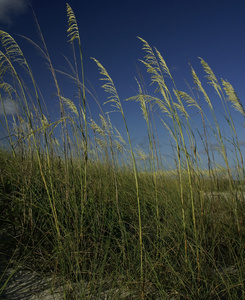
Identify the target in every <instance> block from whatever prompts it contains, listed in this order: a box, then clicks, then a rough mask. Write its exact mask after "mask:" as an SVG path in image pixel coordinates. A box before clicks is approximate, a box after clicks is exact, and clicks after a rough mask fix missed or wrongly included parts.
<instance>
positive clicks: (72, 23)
mask: <svg viewBox="0 0 245 300" xmlns="http://www.w3.org/2000/svg"><path fill="white" fill-rule="evenodd" d="M66 8H67V17H68V25H69V28H68V30H67V32H68V38H70V39H69V42H71V43H72V44H73V43H74V41H75V40H76V39H77V40H78V46H79V54H80V62H81V70H82V103H83V111H82V116H83V119H84V124H85V137H84V142H85V149H84V175H83V174H81V210H82V211H81V237H82V231H83V229H82V226H83V214H84V210H85V205H86V202H87V164H88V125H87V112H86V94H85V76H84V67H83V56H82V46H81V40H80V35H79V30H78V26H77V20H76V17H75V14H74V12H73V10H72V8H71V7H70V5H69V4H68V3H67V4H66ZM81 130H82V128H81ZM82 134H83V135H84V133H83V132H82ZM82 163H83V162H82ZM82 170H83V168H82V167H81V172H82Z"/></svg>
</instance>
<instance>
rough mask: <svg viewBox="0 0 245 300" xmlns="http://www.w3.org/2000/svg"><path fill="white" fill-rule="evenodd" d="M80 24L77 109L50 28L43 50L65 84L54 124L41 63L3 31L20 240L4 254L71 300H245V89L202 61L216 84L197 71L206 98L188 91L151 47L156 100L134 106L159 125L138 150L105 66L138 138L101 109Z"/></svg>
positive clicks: (9, 154) (3, 171)
mask: <svg viewBox="0 0 245 300" xmlns="http://www.w3.org/2000/svg"><path fill="white" fill-rule="evenodd" d="M67 18H68V28H69V29H68V42H69V43H71V44H72V47H73V49H74V62H71V65H73V66H74V68H73V70H74V74H67V75H68V76H69V77H70V78H69V80H70V79H72V80H73V82H74V83H75V84H76V86H77V91H76V98H75V100H71V99H69V98H67V97H66V96H65V95H63V94H62V92H61V89H60V86H59V81H58V78H57V71H56V70H55V67H54V66H53V64H52V60H51V58H50V56H49V53H48V49H47V46H46V44H45V40H44V38H43V36H42V34H41V31H40V36H41V38H42V43H43V45H42V47H40V46H38V45H37V44H35V42H34V41H31V43H32V45H33V47H35V46H37V47H39V50H40V51H41V52H42V56H43V57H45V59H46V61H45V63H46V64H48V66H49V69H50V72H51V74H52V76H53V80H54V83H55V87H56V95H57V99H58V100H59V108H60V112H59V113H60V118H59V120H52V116H50V115H49V112H48V111H47V109H46V106H45V101H43V100H42V97H41V93H40V91H39V89H38V86H37V82H36V80H35V78H34V75H33V73H32V69H31V66H30V65H29V64H28V58H26V57H25V56H24V54H23V52H22V50H21V48H20V47H19V45H18V44H17V42H16V41H15V39H14V38H13V37H12V36H10V35H9V34H8V33H7V32H4V31H0V43H1V48H0V49H1V51H0V74H1V82H0V88H1V89H0V98H1V99H0V105H1V107H2V108H1V111H2V114H1V131H2V132H3V136H4V138H2V140H1V149H0V208H1V217H0V224H1V227H2V228H8V234H9V235H10V236H11V237H12V240H13V243H12V244H11V249H9V248H6V247H3V250H1V252H4V251H5V252H4V253H5V254H6V253H7V254H8V255H10V256H11V260H9V263H8V264H6V266H5V268H6V269H7V268H8V267H9V265H10V264H11V265H12V266H14V270H16V271H17V270H18V267H19V266H22V267H23V266H25V267H26V268H29V269H32V270H35V272H38V273H39V274H41V275H42V276H43V277H45V276H52V278H53V280H52V284H53V287H55V284H56V283H57V282H58V283H61V284H62V285H63V286H64V291H63V298H64V299H245V286H244V281H245V247H244V245H245V201H244V200H245V196H244V195H245V194H244V174H245V169H244V161H243V153H242V149H241V147H240V143H239V138H238V135H237V131H236V123H235V121H234V116H236V114H240V115H243V116H244V117H245V111H244V108H243V106H242V103H241V101H240V100H239V98H238V96H237V94H236V92H235V91H234V88H233V87H232V85H231V84H230V83H229V82H228V81H227V80H218V79H217V78H216V76H215V75H214V73H213V71H212V69H211V68H210V67H209V65H208V64H207V63H206V62H205V61H204V60H203V59H200V63H201V65H202V67H203V70H204V72H205V74H206V77H205V78H204V79H203V78H202V79H200V78H199V77H198V75H197V73H196V72H195V70H194V68H193V67H192V66H190V71H191V75H192V78H193V86H194V87H195V88H194V89H192V90H191V91H189V92H188V88H187V92H184V91H181V90H178V88H177V86H176V83H175V81H174V78H173V77H172V75H171V72H170V70H169V68H168V66H167V64H166V62H165V60H164V59H163V57H162V55H161V54H160V52H159V51H158V50H157V49H155V48H152V47H151V46H150V45H149V44H148V43H147V42H146V41H145V40H143V39H141V38H140V40H141V42H142V45H143V46H142V47H143V51H144V53H145V56H144V59H143V60H141V63H142V64H143V66H144V67H145V70H146V71H147V75H146V76H148V77H149V78H150V80H151V83H152V85H153V87H154V88H155V93H154V94H153V93H148V92H147V87H146V86H145V84H144V83H143V81H141V80H140V79H138V80H137V86H138V94H136V95H134V96H132V97H131V98H130V99H126V100H127V101H130V102H132V101H135V102H137V103H138V105H139V107H140V109H141V111H142V118H143V119H144V121H145V124H146V126H145V128H146V135H147V137H148V152H146V151H145V149H140V148H136V147H135V145H134V143H132V138H131V134H130V132H129V129H128V123H127V119H126V117H125V113H124V101H122V100H121V99H120V95H119V94H118V93H117V89H116V86H115V85H114V82H113V79H112V78H111V77H110V75H109V74H108V73H107V71H106V69H105V68H104V66H103V65H102V64H101V63H100V62H99V61H98V60H96V59H94V62H95V63H96V64H97V66H98V69H99V74H98V76H100V77H101V79H102V84H103V85H102V89H104V91H105V92H106V93H105V95H106V96H107V97H108V99H107V101H106V102H107V106H105V107H106V108H108V107H109V111H111V110H115V111H117V112H119V113H120V114H118V117H119V116H120V117H121V118H122V121H123V124H124V126H125V127H124V132H125V133H126V134H123V133H122V132H121V130H119V129H118V128H116V127H115V126H114V124H113V122H112V121H111V113H107V112H105V111H103V110H102V108H101V107H100V105H99V103H101V100H100V99H99V100H98V105H99V109H100V114H99V116H96V117H93V112H90V109H89V101H88V98H89V97H91V93H90V92H89V90H88V89H87V87H86V86H85V78H86V73H84V70H83V57H82V49H81V41H80V35H79V29H78V25H77V22H76V18H75V15H74V12H73V11H72V9H71V7H70V6H69V5H68V4H67ZM23 74H24V75H23ZM79 74H81V76H79ZM24 78H25V80H24ZM166 79H167V80H166ZM166 81H168V82H171V83H170V84H169V85H167V84H166ZM202 81H203V82H204V83H202ZM206 83H209V84H210V86H211V87H212V89H213V94H210V93H209V94H210V95H208V92H207V91H206V90H205V88H204V86H205V84H206ZM52 85H53V82H52ZM209 91H210V89H209ZM214 97H215V99H216V100H215V101H220V107H221V108H222V109H223V111H222V114H223V121H224V122H226V125H227V127H228V128H229V133H227V134H226V135H224V133H223V130H222V127H221V125H220V123H219V122H220V121H219V118H218V117H217V113H216V111H215V109H214V107H213V102H212V98H214ZM6 99H7V100H6ZM217 99H218V100H217ZM6 101H9V103H11V105H15V107H16V112H15V114H13V115H9V114H8V112H7V110H6V107H7V106H6V103H7V102H6ZM129 104H130V103H129ZM103 109H104V107H103ZM190 110H191V111H192V112H193V111H195V112H196V115H197V116H198V118H199V119H198V120H199V121H198V122H199V126H198V127H195V124H193V120H192V118H191V117H190V115H189V113H190ZM98 120H99V121H98ZM156 120H157V122H156ZM136 121H137V120H136ZM160 123H161V124H162V126H160V127H159V126H156V124H160ZM200 124H201V127H200ZM161 131H165V132H167V133H168V136H169V141H168V142H169V144H171V147H172V154H171V160H172V162H173V164H172V169H167V168H165V164H164V160H165V159H166V158H165V157H164V153H163V151H162V149H161V147H160V143H161V141H160V140H159V133H160V132H161ZM214 143H215V144H216V149H215V150H214V147H212V145H213V144H214ZM227 149H229V151H228V150H227ZM143 150H144V151H143ZM214 151H216V153H214ZM228 152H229V153H228ZM200 153H202V154H200ZM217 153H218V155H219V158H220V161H221V163H217V161H216V158H215V157H216V155H217ZM230 153H232V155H231V154H230ZM203 161H205V162H206V166H205V165H204V164H203V163H202V162H203ZM0 276H1V274H0ZM6 285H7V281H6V282H4V283H3V285H2V287H1V286H0V294H1V293H3V291H4V288H5V287H6Z"/></svg>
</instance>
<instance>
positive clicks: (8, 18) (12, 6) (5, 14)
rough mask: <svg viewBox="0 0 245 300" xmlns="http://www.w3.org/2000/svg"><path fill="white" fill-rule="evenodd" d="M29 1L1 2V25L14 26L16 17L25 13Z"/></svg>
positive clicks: (4, 0) (8, 0)
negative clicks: (13, 21)
mask: <svg viewBox="0 0 245 300" xmlns="http://www.w3.org/2000/svg"><path fill="white" fill-rule="evenodd" d="M28 3H29V0H0V23H2V24H3V23H4V24H8V25H10V24H12V19H13V17H14V16H17V15H20V14H22V13H24V12H25V11H26V9H27V7H28Z"/></svg>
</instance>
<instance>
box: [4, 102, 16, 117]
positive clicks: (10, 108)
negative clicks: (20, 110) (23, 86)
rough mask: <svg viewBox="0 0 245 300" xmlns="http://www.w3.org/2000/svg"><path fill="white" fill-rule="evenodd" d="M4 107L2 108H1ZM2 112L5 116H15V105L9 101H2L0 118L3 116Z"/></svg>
mask: <svg viewBox="0 0 245 300" xmlns="http://www.w3.org/2000/svg"><path fill="white" fill-rule="evenodd" d="M3 106H4V108H3ZM4 111H5V113H6V115H12V114H17V107H16V103H14V102H13V101H11V100H7V99H6V100H3V105H2V103H0V116H3V115H4Z"/></svg>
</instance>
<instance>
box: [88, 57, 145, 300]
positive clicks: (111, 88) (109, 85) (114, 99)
mask: <svg viewBox="0 0 245 300" xmlns="http://www.w3.org/2000/svg"><path fill="white" fill-rule="evenodd" d="M92 59H93V60H94V61H95V63H96V64H97V66H98V68H99V70H100V74H101V75H103V76H104V77H103V78H101V80H104V81H106V83H105V84H104V85H103V86H102V88H103V89H104V90H105V91H106V92H107V93H109V94H111V96H109V97H108V99H109V100H108V101H106V102H105V104H106V103H112V104H111V105H112V106H113V107H115V108H117V109H118V110H119V112H120V113H121V115H122V118H123V121H124V125H125V128H126V132H127V137H128V143H129V147H130V153H131V158H132V161H133V169H134V178H135V187H136V196H137V205H138V220H139V243H140V277H141V292H142V298H144V270H143V241H142V224H141V205H140V199H139V183H138V171H137V166H136V161H135V155H134V152H133V147H132V143H131V138H130V135H129V130H128V126H127V122H126V119H125V115H124V111H123V108H122V104H121V101H120V98H119V96H118V93H117V90H116V88H115V85H114V83H113V80H112V79H111V77H110V76H109V74H108V72H107V71H106V69H105V68H104V67H103V66H102V64H101V63H100V62H99V61H98V60H96V59H95V58H92Z"/></svg>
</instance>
